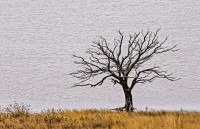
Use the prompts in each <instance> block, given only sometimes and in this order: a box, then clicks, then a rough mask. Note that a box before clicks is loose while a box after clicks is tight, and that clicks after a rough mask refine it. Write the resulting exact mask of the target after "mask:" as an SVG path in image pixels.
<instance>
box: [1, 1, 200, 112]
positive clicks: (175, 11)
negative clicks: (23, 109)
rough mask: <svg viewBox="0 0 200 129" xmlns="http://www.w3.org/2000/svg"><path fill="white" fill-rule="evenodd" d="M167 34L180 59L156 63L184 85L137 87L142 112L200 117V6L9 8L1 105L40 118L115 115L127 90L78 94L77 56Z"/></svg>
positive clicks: (30, 4)
mask: <svg viewBox="0 0 200 129" xmlns="http://www.w3.org/2000/svg"><path fill="white" fill-rule="evenodd" d="M158 28H161V31H160V38H161V39H162V38H165V37H166V36H169V39H168V41H167V45H169V46H172V45H175V44H177V45H178V49H180V50H179V51H178V52H175V53H168V54H165V55H163V56H160V57H158V58H156V60H155V61H156V63H157V64H160V65H161V66H163V68H164V69H167V70H169V71H170V72H173V73H174V76H176V77H178V78H179V77H180V78H182V79H181V80H179V81H176V82H169V81H166V80H156V81H154V82H153V83H146V84H144V85H137V86H136V87H135V89H134V90H133V92H132V93H133V99H134V106H135V107H136V108H138V109H145V107H148V108H152V109H167V110H180V109H181V108H182V109H185V110H199V109H200V85H199V82H200V76H199V73H200V54H199V52H200V1H199V0H187V1H186V0H185V1H183V0H148V1H147V0H123V1H120V0H113V1H106V0H1V1H0V105H1V108H3V107H6V106H8V105H9V104H13V103H14V101H16V102H17V103H22V102H23V103H24V104H27V105H31V109H32V110H34V111H41V110H43V109H44V110H46V109H50V108H54V109H58V108H61V109H74V108H75V109H85V108H98V109H99V108H107V109H110V108H115V107H120V106H123V105H124V95H123V92H122V89H121V87H120V86H118V85H116V86H114V87H113V86H112V84H111V83H109V82H106V83H105V84H104V85H103V86H101V87H96V88H90V87H84V88H82V87H79V88H71V86H72V85H73V82H76V81H77V80H76V79H75V78H73V77H71V76H69V75H68V74H69V73H70V72H72V71H73V70H75V66H74V64H73V60H74V59H72V56H71V55H72V54H78V55H83V54H84V52H85V50H86V49H87V48H88V47H89V45H91V42H92V41H93V40H94V39H95V38H96V36H99V35H102V36H104V37H105V38H106V39H108V41H110V42H111V41H113V39H114V38H117V31H116V30H119V29H121V31H123V32H124V34H126V35H128V34H129V33H134V32H138V31H140V30H147V29H149V30H152V31H155V30H157V29H158Z"/></svg>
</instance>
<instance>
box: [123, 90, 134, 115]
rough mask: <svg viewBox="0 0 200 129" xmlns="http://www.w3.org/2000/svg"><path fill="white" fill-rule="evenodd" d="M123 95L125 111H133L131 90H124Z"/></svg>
mask: <svg viewBox="0 0 200 129" xmlns="http://www.w3.org/2000/svg"><path fill="white" fill-rule="evenodd" d="M124 94H125V107H124V108H125V110H126V111H133V110H134V108H133V100H132V94H131V90H129V89H124Z"/></svg>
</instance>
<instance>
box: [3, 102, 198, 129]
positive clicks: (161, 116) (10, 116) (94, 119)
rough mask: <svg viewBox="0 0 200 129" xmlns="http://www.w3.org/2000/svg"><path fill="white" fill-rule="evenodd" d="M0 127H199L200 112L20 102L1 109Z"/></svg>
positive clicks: (88, 128) (145, 128) (67, 128)
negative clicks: (37, 107) (31, 106)
mask: <svg viewBox="0 0 200 129" xmlns="http://www.w3.org/2000/svg"><path fill="white" fill-rule="evenodd" d="M0 129H200V112H187V111H178V112H175V111H174V112H169V111H137V112H125V111H121V112H118V111H110V110H82V111H78V110H72V111H61V110H60V111H55V110H49V111H45V112H41V113H30V112H29V110H28V109H27V108H26V107H24V106H20V105H15V106H10V107H9V108H6V109H5V110H3V111H1V112H0Z"/></svg>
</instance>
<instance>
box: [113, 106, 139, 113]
mask: <svg viewBox="0 0 200 129" xmlns="http://www.w3.org/2000/svg"><path fill="white" fill-rule="evenodd" d="M135 109H136V108H134V107H132V108H129V109H127V108H126V106H124V107H119V108H113V109H111V110H112V111H128V112H132V111H134V110H135Z"/></svg>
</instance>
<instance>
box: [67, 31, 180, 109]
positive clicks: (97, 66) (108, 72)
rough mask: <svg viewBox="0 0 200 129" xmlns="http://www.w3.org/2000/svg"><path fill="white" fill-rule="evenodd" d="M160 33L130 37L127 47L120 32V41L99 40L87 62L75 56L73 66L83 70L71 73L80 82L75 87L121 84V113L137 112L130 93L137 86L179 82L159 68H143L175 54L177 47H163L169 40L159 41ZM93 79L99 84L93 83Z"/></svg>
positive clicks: (143, 33) (83, 58) (136, 34)
mask: <svg viewBox="0 0 200 129" xmlns="http://www.w3.org/2000/svg"><path fill="white" fill-rule="evenodd" d="M158 32H159V30H157V31H156V32H155V33H154V32H151V31H149V30H148V31H147V32H143V31H141V32H138V33H135V34H134V35H129V38H128V40H127V43H124V42H125V41H124V34H123V33H122V32H121V31H118V33H119V39H115V40H114V42H113V43H112V44H109V43H108V42H107V40H106V39H105V38H103V37H102V36H100V37H99V39H98V40H95V41H93V44H92V45H91V47H90V48H88V50H87V51H86V53H87V55H88V56H89V57H88V58H86V57H83V56H77V55H73V56H74V57H75V58H77V59H78V60H77V61H74V63H75V64H77V65H79V66H80V67H79V69H78V70H76V71H75V72H73V73H70V75H72V76H74V77H76V78H78V79H80V81H79V82H78V83H76V84H74V87H77V86H91V87H95V86H100V85H102V84H103V83H104V81H105V80H107V79H109V80H111V81H112V82H113V84H114V85H115V84H119V85H121V86H122V88H123V91H124V94H125V106H124V107H122V108H120V109H121V110H124V109H125V110H127V111H132V110H134V108H133V101H132V94H131V91H132V89H133V88H134V87H135V85H136V84H138V83H146V82H152V81H153V80H154V79H156V78H164V79H167V80H170V81H175V80H176V79H175V78H174V77H172V73H168V72H167V71H163V70H161V68H160V66H157V65H154V66H152V67H148V68H143V65H144V63H145V62H147V61H149V60H151V59H152V58H153V57H154V56H155V55H159V54H162V53H166V52H169V51H176V50H175V47H176V45H175V46H172V47H168V46H164V43H165V42H166V40H167V38H165V39H164V40H163V41H159V40H158ZM97 76H98V77H97ZM93 77H96V78H97V79H100V80H99V81H97V82H95V81H91V79H92V78H93Z"/></svg>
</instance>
